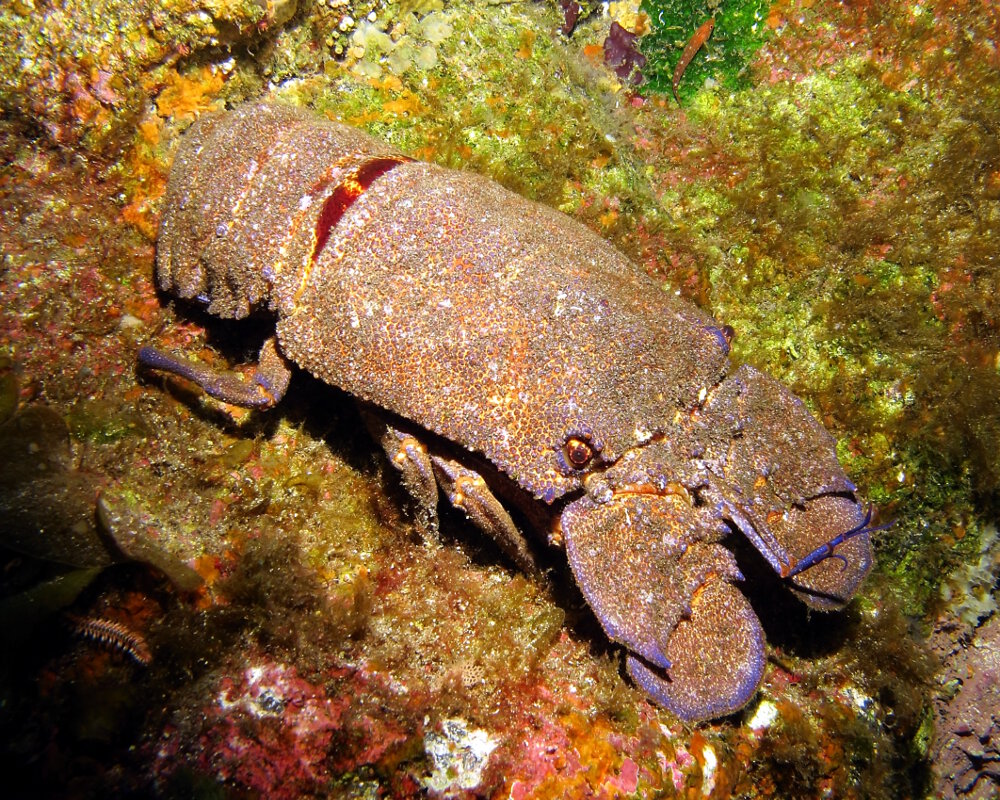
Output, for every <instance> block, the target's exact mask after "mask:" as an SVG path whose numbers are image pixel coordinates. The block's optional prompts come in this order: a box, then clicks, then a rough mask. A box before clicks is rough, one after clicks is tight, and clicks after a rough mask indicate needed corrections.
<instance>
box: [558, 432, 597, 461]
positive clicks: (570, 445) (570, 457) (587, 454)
mask: <svg viewBox="0 0 1000 800" xmlns="http://www.w3.org/2000/svg"><path fill="white" fill-rule="evenodd" d="M563 449H564V450H565V453H566V461H567V462H569V464H570V465H572V466H573V468H574V469H583V468H584V467H585V466H587V464H589V463H590V459H592V458H593V457H594V448H593V447H591V446H590V443H589V442H586V441H584V440H583V439H580V438H579V437H576V436H571V437H570V438H569V439H567V440H566V444H565V445H564V448H563Z"/></svg>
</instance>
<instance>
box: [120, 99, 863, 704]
mask: <svg viewBox="0 0 1000 800" xmlns="http://www.w3.org/2000/svg"><path fill="white" fill-rule="evenodd" d="M157 250H158V252H157V277H158V283H159V286H160V287H161V289H163V290H164V291H168V292H172V293H174V294H176V295H178V296H179V297H181V298H184V299H187V300H192V301H196V302H199V303H202V304H204V305H206V306H207V309H208V311H209V312H210V313H212V314H215V315H218V316H219V317H222V318H230V319H235V318H242V317H246V316H248V315H250V314H251V313H254V312H261V313H266V314H269V315H271V317H273V318H274V320H275V333H274V336H273V337H271V338H269V339H268V340H267V341H266V342H265V343H264V346H263V348H262V350H261V354H260V359H259V363H258V365H257V370H256V373H255V376H254V378H253V379H252V380H249V381H242V380H239V379H237V378H236V377H235V376H233V375H231V374H227V373H221V372H217V371H214V370H211V369H208V368H206V367H204V366H201V365H199V364H197V363H195V362H193V361H190V360H188V359H186V358H183V357H180V356H176V355H173V354H168V353H165V352H162V351H160V350H157V349H155V348H152V347H144V348H142V349H141V351H140V353H139V362H140V364H142V365H144V366H145V367H146V368H148V369H153V370H158V371H165V372H168V373H173V374H176V375H179V376H182V377H183V378H186V379H188V380H190V381H193V382H194V383H196V384H198V385H199V386H200V387H202V389H203V390H204V391H206V392H207V393H208V394H210V395H212V396H215V397H217V398H221V399H223V400H225V401H227V402H230V403H234V404H237V405H244V406H250V407H257V408H268V407H271V406H273V405H274V404H275V403H277V402H278V401H279V400H280V399H281V397H282V396H283V395H284V393H285V391H286V389H287V387H288V382H289V377H290V375H291V373H292V371H293V369H295V368H301V369H305V370H308V371H309V372H310V373H312V374H313V375H315V376H317V377H319V378H321V379H322V380H324V381H326V382H328V383H330V384H333V385H334V386H337V387H340V388H341V389H343V390H344V391H346V392H348V393H350V394H351V395H353V396H355V397H356V398H357V399H358V400H359V401H360V402H361V404H362V407H363V408H364V409H367V412H366V419H367V420H368V421H369V424H370V426H371V427H372V429H373V431H374V432H375V434H376V437H377V439H378V440H379V441H380V443H381V445H382V447H383V448H384V449H385V451H386V454H387V456H388V458H389V460H390V462H391V463H392V464H393V466H394V467H395V468H397V469H398V470H399V472H400V473H401V478H402V481H403V482H404V485H405V486H406V488H407V489H408V491H409V493H410V494H411V495H412V497H413V499H414V502H415V504H416V506H417V509H418V516H419V515H422V518H423V519H424V520H426V521H429V522H430V524H433V521H434V520H435V519H436V509H437V503H438V499H439V494H441V493H443V495H444V496H445V497H447V499H448V500H449V501H450V502H451V503H452V504H453V505H454V506H456V507H457V508H459V509H461V510H463V511H465V513H466V514H467V515H468V516H469V518H470V519H471V520H472V521H473V522H474V524H475V525H476V526H478V527H479V528H480V529H481V530H483V531H484V532H486V533H487V534H489V535H490V536H492V537H493V538H494V539H496V541H497V542H498V543H499V544H500V545H501V546H502V547H503V548H504V550H505V551H506V552H507V553H509V554H510V556H511V558H512V559H513V560H514V561H515V562H517V563H518V564H520V565H522V566H524V567H526V568H528V569H532V568H533V565H534V563H535V561H534V558H533V555H532V549H533V546H532V545H530V544H529V543H528V541H527V540H526V539H525V538H524V536H523V535H522V532H521V527H531V528H537V529H539V530H540V531H542V533H543V534H547V536H548V540H549V542H550V543H553V544H558V545H562V546H564V547H565V551H566V554H567V557H568V560H569V565H570V568H571V569H572V572H573V575H574V577H575V579H576V582H577V584H578V585H579V587H580V590H581V591H582V594H583V597H584V598H585V600H586V602H587V603H588V604H589V605H590V607H591V608H592V609H593V612H594V614H595V615H596V617H597V619H598V620H599V621H600V624H601V626H602V627H603V629H604V631H605V632H606V633H607V635H608V636H609V637H610V638H611V639H612V640H614V641H615V642H617V643H619V644H621V645H622V646H623V647H624V648H625V650H626V668H627V671H628V673H629V674H630V675H631V677H632V679H633V680H634V681H635V682H636V683H637V684H638V685H639V686H640V687H641V688H642V689H643V690H644V691H645V692H646V693H647V694H648V696H649V697H650V698H652V699H653V700H654V701H656V702H658V703H660V704H661V705H663V706H665V707H666V708H668V709H670V710H671V711H673V712H674V713H676V714H677V715H678V716H680V717H682V718H683V719H686V720H702V719H708V718H713V717H719V716H722V715H725V714H728V713H730V712H733V711H735V710H737V709H739V708H741V707H742V706H743V705H745V704H746V703H747V702H748V700H749V699H750V698H751V697H752V696H753V695H754V693H755V691H756V689H757V686H758V684H759V683H760V680H761V677H762V675H763V670H764V661H765V641H764V635H763V631H762V629H761V625H760V622H759V621H758V619H757V616H756V615H755V613H754V611H753V609H752V607H751V605H750V603H749V602H748V601H747V599H746V598H745V597H744V595H743V594H742V593H741V592H740V590H739V588H738V587H737V583H738V582H739V581H741V580H742V575H741V573H740V570H739V568H738V566H737V562H736V559H735V557H734V555H733V553H732V551H731V550H730V549H728V548H727V546H726V540H727V537H732V536H733V535H737V534H740V535H743V536H745V537H746V538H747V539H748V540H749V542H751V543H752V545H753V547H754V548H756V550H757V551H759V552H760V554H761V555H762V556H763V558H764V559H765V560H766V561H767V563H768V564H769V565H770V566H771V567H772V568H773V569H774V571H775V572H776V573H778V574H779V575H780V576H782V578H783V579H784V580H785V581H786V582H787V585H788V587H789V588H790V589H791V590H792V591H793V592H794V593H795V594H797V595H798V596H799V597H800V598H801V599H802V600H803V601H805V602H806V603H807V604H808V605H810V606H812V607H814V608H817V609H827V610H828V609H836V608H839V607H841V606H843V605H844V604H845V603H846V602H847V601H848V600H849V599H850V598H851V596H852V595H853V594H854V592H855V590H856V589H857V587H858V585H859V583H860V582H861V580H862V579H863V578H864V576H865V574H866V573H867V572H868V570H869V567H870V565H871V560H872V555H871V543H870V536H869V534H870V533H871V532H872V531H873V530H875V529H874V528H872V527H871V526H870V525H869V523H870V520H871V511H870V510H866V508H865V504H864V503H863V502H862V500H861V499H860V498H859V496H858V492H857V489H856V487H855V486H854V484H852V483H851V481H850V480H849V479H848V478H847V476H846V475H845V473H844V471H843V469H842V468H841V466H840V464H839V462H838V460H837V457H836V453H835V448H834V442H833V439H832V437H831V436H830V435H829V434H828V433H827V431H826V430H825V429H824V428H823V427H822V426H821V425H820V424H819V423H818V422H817V421H816V420H815V419H814V418H813V417H812V415H811V414H810V413H809V412H808V411H807V409H806V407H805V406H804V405H803V403H802V402H801V401H800V400H799V399H798V398H796V397H795V396H794V395H792V393H791V392H790V391H788V389H786V388H785V387H784V386H782V385H781V384H779V383H778V382H776V381H775V380H773V379H772V378H770V377H768V376H767V375H765V374H763V373H761V372H759V371H757V370H756V369H754V368H753V367H750V366H747V365H743V366H735V365H733V364H732V363H731V362H730V360H729V349H730V347H729V344H730V337H731V334H732V331H731V329H728V328H727V327H725V326H721V325H720V324H719V323H718V322H716V321H715V320H714V319H712V318H711V317H710V316H709V315H707V314H705V313H704V312H702V311H701V310H699V309H698V308H697V307H695V306H694V305H692V304H691V303H689V302H687V301H685V300H683V299H680V298H678V297H676V296H674V294H672V293H670V292H667V291H664V289H663V288H662V287H661V286H660V285H659V284H657V283H656V282H655V281H653V280H652V279H651V278H650V277H648V276H647V275H646V274H645V273H644V272H643V271H642V270H641V269H639V268H638V267H637V266H636V265H634V264H633V263H632V262H630V261H629V260H628V259H627V258H626V257H625V256H623V255H622V254H621V253H619V252H618V251H617V250H615V249H614V248H613V247H612V246H610V245H609V244H608V243H607V242H605V241H604V240H602V239H601V238H600V237H599V236H597V235H596V234H595V233H593V232H591V231H590V230H589V229H587V228H586V227H584V226H583V225H582V224H580V223H578V222H576V221H574V220H572V219H570V218H569V217H567V216H565V215H564V214H561V213H559V212H557V211H554V210H552V209H550V208H547V207H545V206H542V205H539V204H537V203H534V202H530V201H528V200H526V199H524V198H521V197H519V196H517V195H515V194H513V193H511V192H509V191H507V190H505V189H503V188H502V187H501V186H499V185H498V184H496V183H495V182H493V181H490V180H489V179H487V178H485V177H482V176H479V175H475V174H472V173H469V172H465V171H456V170H450V169H444V168H442V167H438V166H434V165H432V164H427V163H422V162H419V161H415V160H412V159H410V158H408V157H406V156H405V155H402V154H400V153H398V152H396V151H394V150H392V149H391V148H390V147H388V146H387V145H385V144H382V143H380V142H378V141H376V140H374V139H372V138H370V137H369V136H367V135H365V134H363V133H361V132H359V131H357V130H355V129H352V128H350V127H347V126H344V125H341V124H338V123H335V122H332V121H329V120H326V119H322V118H318V117H317V116H315V115H313V114H312V113H310V112H308V111H305V110H301V109H297V108H294V107H291V106H287V105H282V104H276V103H266V102H265V103H256V104H248V105H244V106H241V107H239V108H237V109H235V110H233V111H229V112H223V113H218V114H213V115H209V116H206V117H203V118H201V119H199V120H198V121H197V122H196V123H195V124H194V125H193V126H192V127H191V129H190V130H189V131H188V132H187V133H186V134H185V136H184V138H183V141H182V143H181V145H180V148H179V150H178V153H177V156H176V159H175V162H174V165H173V168H172V171H171V173H170V179H169V183H168V187H167V194H166V200H165V208H164V213H163V217H162V223H161V228H160V235H159V241H158V245H157ZM513 509H516V510H517V511H515V512H514V513H515V514H519V519H520V520H522V525H521V526H520V527H519V525H518V524H516V523H515V522H514V518H513V517H512V516H511V511H512V510H513ZM524 521H527V525H525V524H523V522H524Z"/></svg>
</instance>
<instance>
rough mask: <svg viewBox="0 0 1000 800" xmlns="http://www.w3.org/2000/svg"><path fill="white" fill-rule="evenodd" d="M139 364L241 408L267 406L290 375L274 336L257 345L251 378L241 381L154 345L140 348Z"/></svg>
mask: <svg viewBox="0 0 1000 800" xmlns="http://www.w3.org/2000/svg"><path fill="white" fill-rule="evenodd" d="M139 363H140V364H141V365H143V366H144V367H147V368H149V369H153V370H158V371H160V372H169V373H170V374H172V375H178V376H180V377H181V378H184V379H185V380H189V381H191V382H192V383H195V384H197V385H198V386H200V387H201V388H202V389H203V390H204V391H205V393H206V394H208V395H211V396H212V397H214V398H216V399H218V400H222V401H224V402H226V403H232V404H233V405H234V406H243V407H245V408H271V407H272V406H274V405H275V404H277V402H278V401H279V400H281V398H282V397H284V396H285V392H286V391H287V390H288V382H289V380H290V379H291V377H292V371H291V368H290V367H289V366H288V364H287V363H286V362H285V359H284V358H282V356H281V354H280V353H278V348H277V344H276V342H275V340H274V337H271V338H270V339H268V340H267V341H266V342H264V346H263V347H261V350H260V360H259V361H258V363H257V371H256V372H255V373H254V376H253V380H251V381H242V380H240V379H239V377H237V376H236V375H235V374H234V373H231V372H217V371H216V370H213V369H210V368H209V367H206V366H204V365H202V364H198V363H197V362H194V361H189V360H188V359H186V358H182V357H180V356H174V355H170V354H169V353H164V352H163V351H162V350H157V349H156V348H155V347H143V348H142V349H140V350H139Z"/></svg>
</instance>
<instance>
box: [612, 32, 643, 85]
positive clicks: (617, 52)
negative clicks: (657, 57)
mask: <svg viewBox="0 0 1000 800" xmlns="http://www.w3.org/2000/svg"><path fill="white" fill-rule="evenodd" d="M604 63H605V64H607V65H608V66H609V67H611V68H612V69H613V70H614V71H615V75H617V76H618V77H619V78H621V79H622V80H623V81H624V82H626V83H631V84H632V85H633V86H638V85H639V84H640V83H642V82H643V80H645V79H644V78H643V76H642V71H641V70H642V68H643V67H644V66H646V57H645V56H644V55H643V54H642V53H640V52H639V35H638V34H637V33H629V32H628V31H627V30H625V28H623V27H622V26H621V25H619V24H618V23H617V22H612V23H611V30H610V31H608V38H607V39H605V40H604Z"/></svg>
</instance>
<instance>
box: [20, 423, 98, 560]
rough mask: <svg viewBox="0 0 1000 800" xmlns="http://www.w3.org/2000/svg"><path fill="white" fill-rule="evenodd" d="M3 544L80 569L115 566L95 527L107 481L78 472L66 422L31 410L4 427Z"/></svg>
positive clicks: (87, 473)
mask: <svg viewBox="0 0 1000 800" xmlns="http://www.w3.org/2000/svg"><path fill="white" fill-rule="evenodd" d="M0 453H3V458H2V459H0V517H2V518H3V520H4V524H3V526H2V528H0V545H2V546H4V547H7V548H9V549H11V550H16V551H17V552H20V553H24V554H26V555H30V556H33V557H35V558H40V559H42V560H44V561H56V562H59V563H62V564H70V565H72V566H76V567H94V566H105V565H107V564H110V563H111V561H112V559H111V556H110V555H109V553H108V551H107V548H106V547H105V546H104V542H103V541H102V539H101V537H100V535H99V534H98V532H97V528H96V526H95V524H94V503H95V500H96V497H97V492H98V489H99V488H100V486H101V484H102V482H103V478H102V476H100V475H97V474H95V473H90V472H86V471H82V470H77V469H74V467H73V463H72V457H71V452H70V445H69V430H68V429H67V427H66V422H65V420H64V419H63V418H62V417H61V416H60V415H59V414H57V413H56V412H55V411H53V410H52V409H50V408H47V407H44V406H31V407H29V408H27V409H25V410H24V411H23V412H22V413H21V414H19V415H18V416H16V417H14V418H13V419H12V420H10V421H9V422H7V423H6V424H5V425H3V426H2V427H0Z"/></svg>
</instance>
